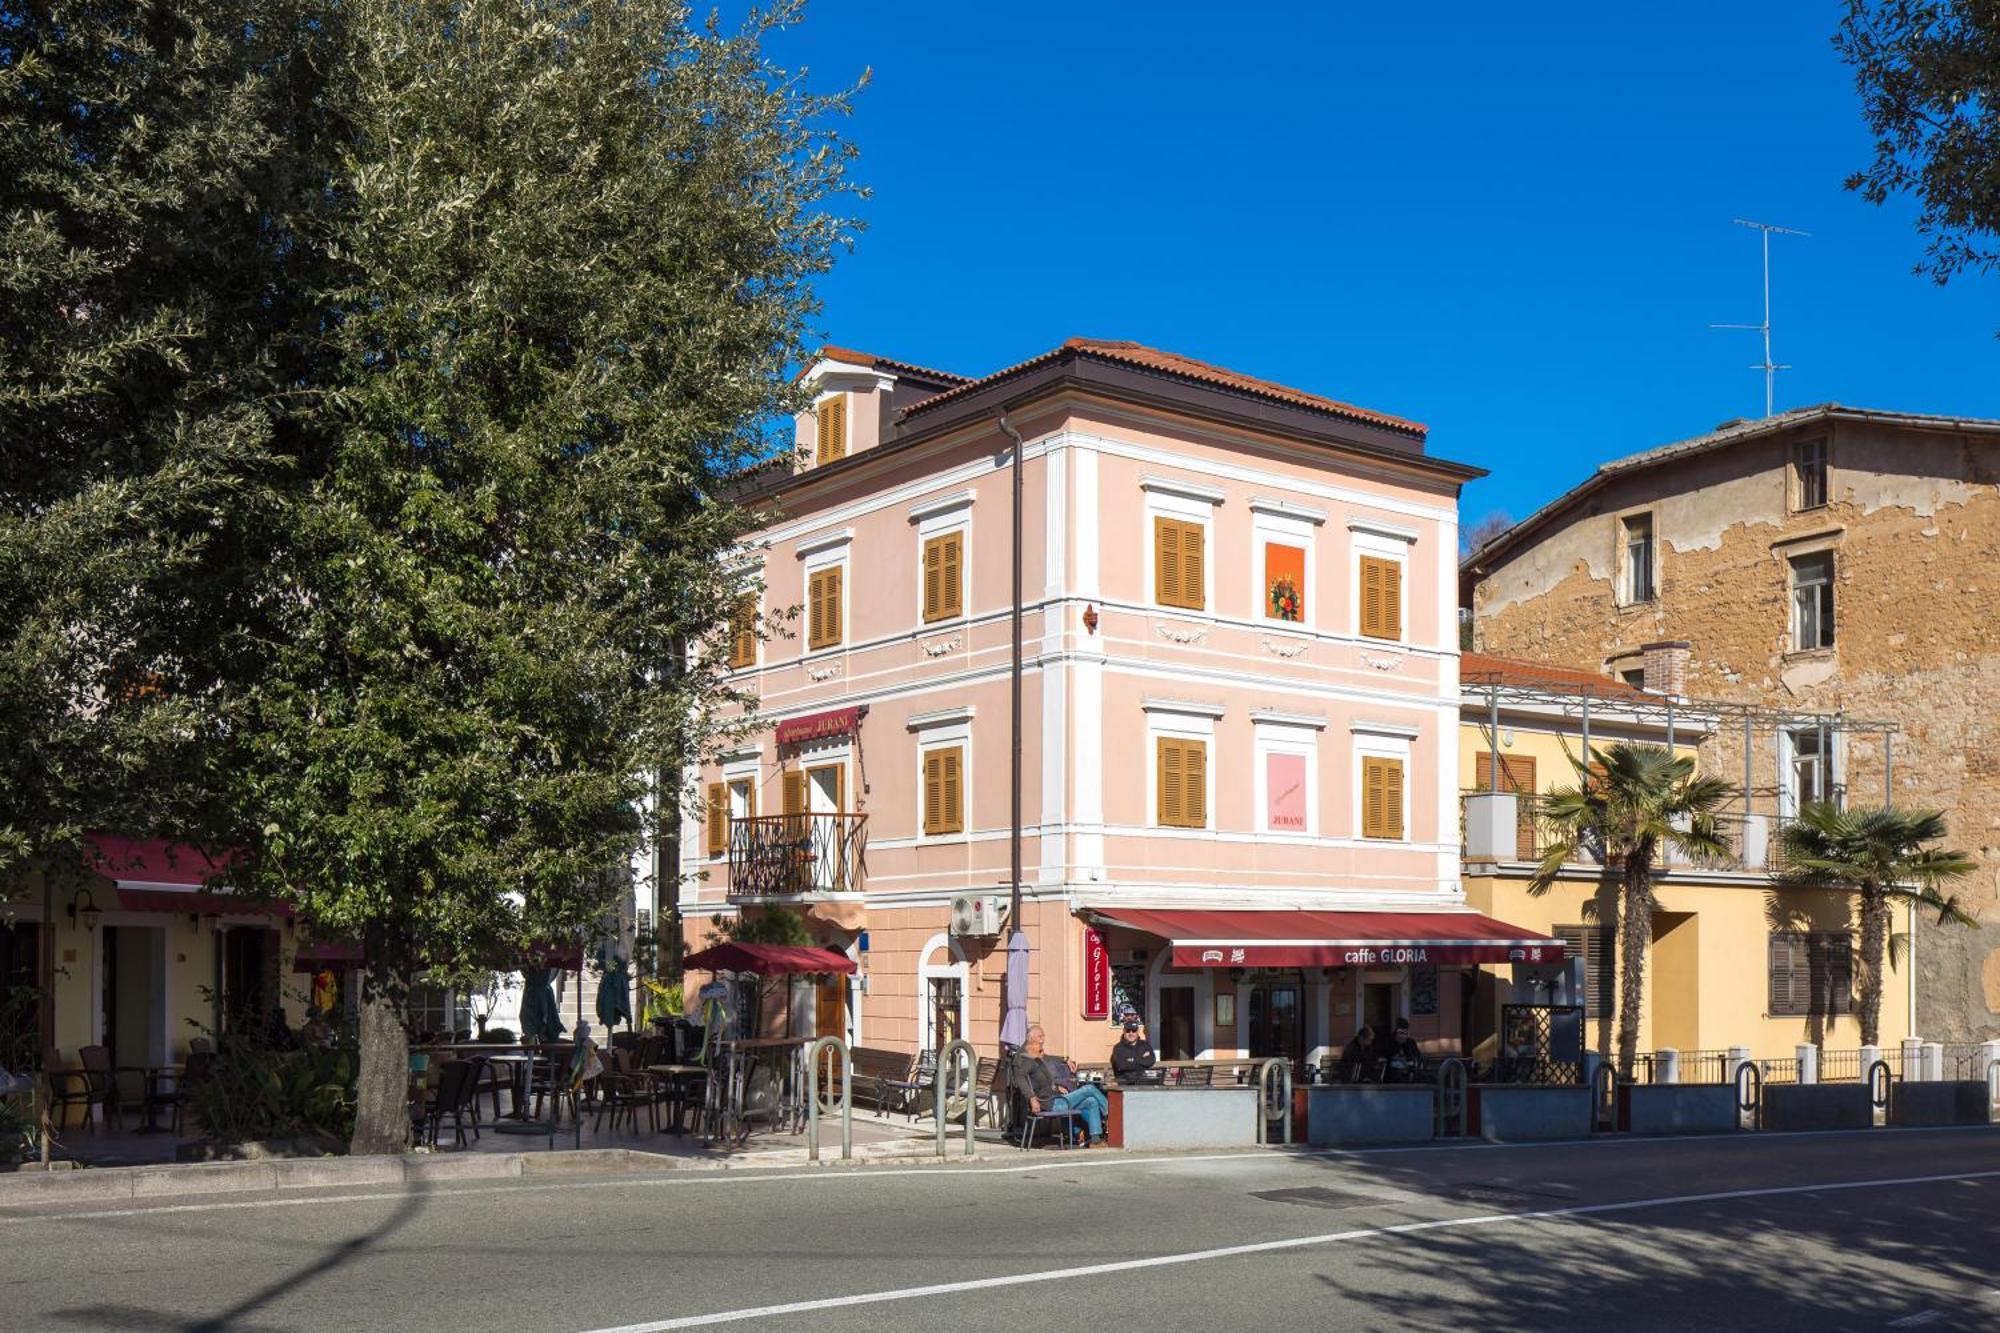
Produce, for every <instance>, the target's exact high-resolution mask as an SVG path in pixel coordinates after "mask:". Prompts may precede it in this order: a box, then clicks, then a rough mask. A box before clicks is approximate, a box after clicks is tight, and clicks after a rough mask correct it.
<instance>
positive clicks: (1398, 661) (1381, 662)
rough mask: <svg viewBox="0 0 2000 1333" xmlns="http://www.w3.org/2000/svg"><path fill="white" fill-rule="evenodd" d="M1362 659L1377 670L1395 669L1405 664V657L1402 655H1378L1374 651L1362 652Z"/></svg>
mask: <svg viewBox="0 0 2000 1333" xmlns="http://www.w3.org/2000/svg"><path fill="white" fill-rule="evenodd" d="M1361 660H1362V661H1364V662H1366V663H1367V664H1368V665H1369V666H1372V667H1374V668H1375V669H1376V670H1377V671H1394V670H1395V669H1396V668H1397V667H1399V666H1401V665H1402V664H1403V659H1402V658H1400V657H1377V656H1376V655H1375V654H1373V653H1363V654H1361Z"/></svg>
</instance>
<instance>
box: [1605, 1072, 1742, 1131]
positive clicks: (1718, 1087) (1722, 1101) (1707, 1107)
mask: <svg viewBox="0 0 2000 1333" xmlns="http://www.w3.org/2000/svg"><path fill="white" fill-rule="evenodd" d="M1736 1127H1737V1124H1736V1089H1735V1088H1733V1087H1731V1086H1729V1085H1727V1084H1719V1083H1718V1084H1709V1083H1681V1084H1663V1085H1653V1086H1644V1085H1626V1086H1622V1087H1620V1088H1619V1089H1618V1128H1620V1129H1622V1130H1625V1131H1627V1132H1629V1133H1632V1134H1720V1133H1723V1132H1724V1131H1726V1130H1732V1129H1735V1128H1736Z"/></svg>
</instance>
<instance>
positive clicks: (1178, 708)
mask: <svg viewBox="0 0 2000 1333" xmlns="http://www.w3.org/2000/svg"><path fill="white" fill-rule="evenodd" d="M1139 707H1141V708H1142V709H1144V710H1145V711H1146V712H1148V713H1179V714H1181V715H1183V716H1185V717H1221V716H1222V715H1223V713H1225V712H1227V711H1228V710H1227V709H1225V708H1224V707H1223V706H1222V705H1221V704H1215V703H1208V702H1206V701H1205V700H1201V699H1157V698H1148V699H1142V700H1141V701H1140V703H1139Z"/></svg>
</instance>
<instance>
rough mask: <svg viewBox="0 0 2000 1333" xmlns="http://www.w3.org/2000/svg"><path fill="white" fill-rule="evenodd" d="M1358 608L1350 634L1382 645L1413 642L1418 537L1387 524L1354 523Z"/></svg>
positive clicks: (1352, 545)
mask: <svg viewBox="0 0 2000 1333" xmlns="http://www.w3.org/2000/svg"><path fill="white" fill-rule="evenodd" d="M1347 529H1348V539H1349V540H1348V545H1349V547H1350V548H1351V549H1352V551H1353V555H1354V558H1353V561H1352V565H1353V568H1354V588H1353V596H1354V609H1353V612H1352V614H1351V615H1350V617H1349V625H1348V632H1349V633H1351V634H1353V635H1355V636H1356V637H1359V638H1366V639H1370V640H1374V641H1377V642H1382V643H1407V642H1409V638H1410V634H1409V625H1410V567H1409V566H1410V547H1411V545H1412V544H1413V543H1414V542H1415V541H1416V539H1417V534H1416V533H1415V532H1412V531H1407V530H1405V529H1402V528H1397V527H1394V526H1392V525H1390V524H1386V523H1372V522H1365V521H1363V520H1360V519H1355V520H1351V521H1350V522H1349V523H1348V525H1347Z"/></svg>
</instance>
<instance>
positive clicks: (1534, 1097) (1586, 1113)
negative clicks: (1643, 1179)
mask: <svg viewBox="0 0 2000 1333" xmlns="http://www.w3.org/2000/svg"><path fill="white" fill-rule="evenodd" d="M1472 1132H1473V1133H1475V1134H1477V1135H1479V1136H1480V1137H1481V1138H1485V1139H1491V1140H1493V1141H1494V1142H1496V1143H1518V1142H1521V1141H1524V1140H1530V1139H1584V1138H1589V1137H1590V1089H1588V1088H1544V1087H1515V1086H1513V1085H1510V1084H1505V1083H1482V1084H1479V1085H1478V1086H1476V1087H1474V1088H1473V1089H1472Z"/></svg>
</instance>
